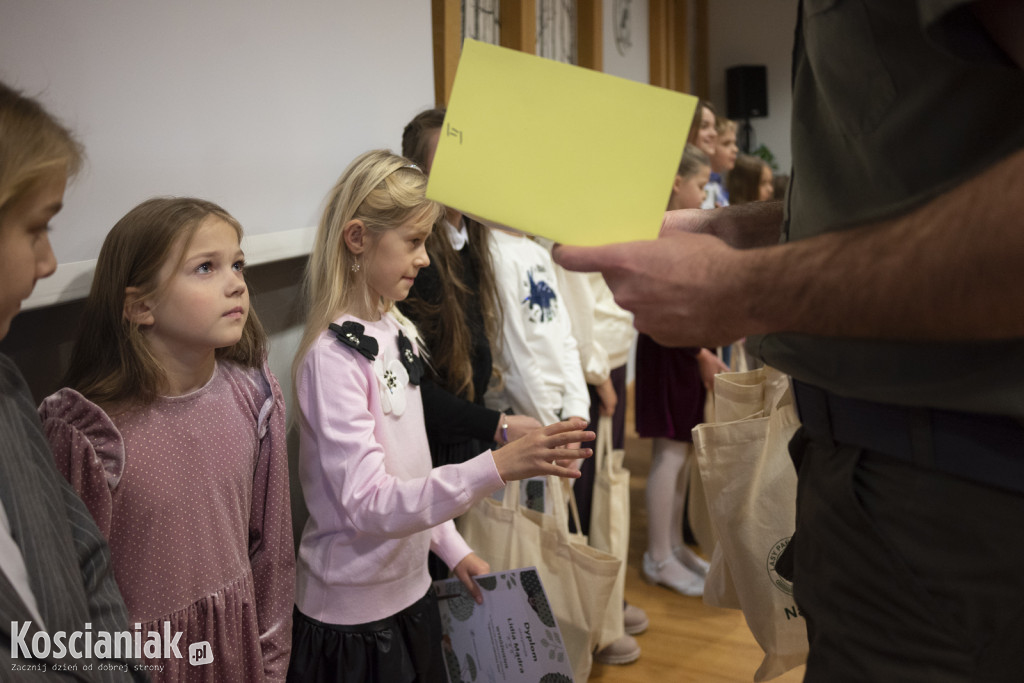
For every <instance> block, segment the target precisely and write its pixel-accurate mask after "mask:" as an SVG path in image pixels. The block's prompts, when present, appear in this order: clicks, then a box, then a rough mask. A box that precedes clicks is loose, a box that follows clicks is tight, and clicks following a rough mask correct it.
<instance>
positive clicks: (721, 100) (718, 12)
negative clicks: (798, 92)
mask: <svg viewBox="0 0 1024 683" xmlns="http://www.w3.org/2000/svg"><path fill="white" fill-rule="evenodd" d="M797 2H798V0H758V1H757V2H752V1H751V0H713V2H709V3H708V6H709V10H710V17H709V29H708V32H709V41H710V54H709V72H710V77H711V84H710V86H711V101H712V102H713V103H714V105H715V107H716V108H718V110H719V112H722V113H724V112H725V110H726V99H725V70H726V69H727V68H729V67H731V66H740V65H746V64H764V65H765V66H767V68H768V82H767V84H768V113H769V116H767V117H766V118H758V119H751V121H750V122H751V125H753V127H754V134H755V136H756V142H755V146H756V145H757V144H760V143H764V144H765V145H766V146H767V147H768V148H769V149H770V150H771V151H772V152H773V153H774V154H775V157H776V160H777V163H778V165H779V169H780V171H781V172H783V173H789V166H790V161H791V156H790V152H789V118H790V114H791V112H792V105H791V103H792V97H791V93H790V66H791V60H792V54H793V32H794V30H795V29H796V11H797Z"/></svg>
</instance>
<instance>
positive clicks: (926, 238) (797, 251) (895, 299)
mask: <svg viewBox="0 0 1024 683" xmlns="http://www.w3.org/2000/svg"><path fill="white" fill-rule="evenodd" d="M1022 184H1024V151H1019V152H1017V153H1015V154H1014V155H1012V156H1010V157H1009V158H1007V159H1005V160H1003V161H1002V162H1000V163H998V164H996V165H995V166H993V167H991V168H990V169H988V170H987V171H985V172H984V173H982V174H981V175H979V176H977V177H975V178H973V179H971V180H969V181H967V182H965V183H963V184H962V185H960V186H958V187H956V188H954V189H953V190H951V191H949V192H947V193H946V194H945V195H942V196H940V197H938V198H937V199H935V200H933V201H931V202H929V203H928V204H925V205H924V206H922V207H920V208H919V209H917V210H915V211H913V212H911V213H909V214H907V215H904V216H902V217H899V218H896V219H893V220H889V221H884V222H881V223H878V224H873V225H869V226H864V227H861V228H854V229H850V230H846V231H842V232H836V233H828V234H824V235H820V236H818V237H814V238H811V239H807V240H802V241H799V242H794V243H791V244H785V245H780V246H776V247H769V248H765V249H757V250H751V251H743V252H736V253H734V254H733V255H732V257H733V258H731V259H730V260H731V261H732V263H731V266H730V272H731V274H732V275H733V276H734V277H735V278H736V282H737V283H738V284H737V286H738V287H739V288H740V289H741V290H742V291H739V292H734V295H733V297H731V298H732V300H734V301H742V302H745V304H744V308H743V309H742V311H743V313H742V314H743V315H744V317H746V318H747V321H748V323H747V326H748V327H750V328H751V330H750V331H751V332H754V331H759V332H777V331H790V332H805V333H809V334H819V335H829V336H842V337H870V338H878V339H906V340H921V339H930V340H962V339H1005V338H1013V337H1024V192H1022V191H1021V187H1022Z"/></svg>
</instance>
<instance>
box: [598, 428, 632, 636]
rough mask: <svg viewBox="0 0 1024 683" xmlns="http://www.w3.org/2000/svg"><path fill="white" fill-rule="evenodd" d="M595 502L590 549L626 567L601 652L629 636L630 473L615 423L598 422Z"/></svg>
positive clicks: (614, 596) (612, 599)
mask: <svg viewBox="0 0 1024 683" xmlns="http://www.w3.org/2000/svg"><path fill="white" fill-rule="evenodd" d="M593 457H594V498H593V503H592V504H591V509H590V545H592V546H593V547H595V548H597V549H598V550H603V551H605V552H606V553H608V554H610V555H613V556H614V557H617V558H619V560H621V562H622V564H621V565H620V567H619V574H618V577H617V578H616V580H615V587H614V589H613V591H612V595H611V597H610V599H609V606H608V610H607V611H606V612H605V619H604V624H603V625H602V628H601V635H600V638H599V640H598V643H599V645H598V649H600V648H603V647H606V646H608V645H610V644H612V643H613V642H615V641H616V640H618V639H619V638H621V637H622V636H624V635H625V633H626V632H625V630H624V624H623V621H622V610H621V609H618V610H617V609H614V606H615V605H622V604H623V600H624V598H625V592H626V562H627V561H628V558H629V470H627V469H626V468H625V467H623V465H622V461H623V459H624V458H625V452H624V451H623V450H622V449H615V448H613V447H612V419H611V418H610V417H607V416H603V417H601V418H600V419H599V420H598V421H597V444H596V447H595V449H594V456H593Z"/></svg>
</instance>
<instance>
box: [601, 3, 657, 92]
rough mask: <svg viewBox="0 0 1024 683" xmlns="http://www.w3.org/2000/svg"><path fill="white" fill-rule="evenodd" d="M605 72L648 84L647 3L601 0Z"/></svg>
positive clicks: (649, 60) (649, 55) (649, 66)
mask: <svg viewBox="0 0 1024 683" xmlns="http://www.w3.org/2000/svg"><path fill="white" fill-rule="evenodd" d="M603 9H604V24H603V29H604V50H603V55H602V58H603V60H604V72H605V73H606V74H611V75H612V76H619V77H620V78H628V79H630V80H632V81H639V82H640V83H650V81H651V51H650V41H649V38H650V31H649V30H648V23H647V22H648V16H649V14H648V2H647V0H604V7H603Z"/></svg>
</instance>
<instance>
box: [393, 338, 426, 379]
mask: <svg viewBox="0 0 1024 683" xmlns="http://www.w3.org/2000/svg"><path fill="white" fill-rule="evenodd" d="M398 358H399V360H401V361H402V367H404V368H405V371H406V372H408V373H409V384H412V385H417V384H419V383H420V380H421V379H423V359H421V358H420V357H419V356H417V355H416V353H415V352H414V351H413V350H412V342H411V341H409V338H408V337H406V336H405V334H404V333H402V332H399V333H398Z"/></svg>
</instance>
